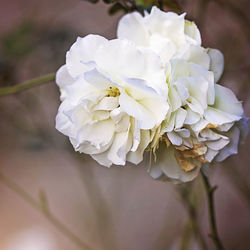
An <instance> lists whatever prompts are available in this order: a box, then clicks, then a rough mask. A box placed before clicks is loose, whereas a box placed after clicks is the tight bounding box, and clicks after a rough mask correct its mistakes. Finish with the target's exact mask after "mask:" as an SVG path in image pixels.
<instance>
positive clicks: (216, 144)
mask: <svg viewBox="0 0 250 250" xmlns="http://www.w3.org/2000/svg"><path fill="white" fill-rule="evenodd" d="M228 143H229V140H228V139H227V140H226V139H223V138H221V139H219V140H217V141H208V142H206V146H208V147H209V148H211V149H213V150H216V151H218V150H221V149H222V148H224V147H225V146H226V145H227V144H228Z"/></svg>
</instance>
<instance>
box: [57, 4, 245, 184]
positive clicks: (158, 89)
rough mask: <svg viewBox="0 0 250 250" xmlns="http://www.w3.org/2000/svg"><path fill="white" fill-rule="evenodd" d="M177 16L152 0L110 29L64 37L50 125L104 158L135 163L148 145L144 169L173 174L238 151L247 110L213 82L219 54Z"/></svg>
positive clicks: (185, 175)
mask: <svg viewBox="0 0 250 250" xmlns="http://www.w3.org/2000/svg"><path fill="white" fill-rule="evenodd" d="M184 17H185V14H182V15H177V14H175V13H172V12H167V13H166V12H163V11H161V10H159V9H158V8H157V7H153V8H152V11H151V13H150V14H148V13H146V14H145V17H142V16H141V15H140V14H139V13H131V14H127V15H125V16H124V17H123V18H122V19H121V20H120V22H119V25H118V31H117V34H118V39H114V40H110V41H109V40H107V39H105V38H103V37H101V36H98V35H88V36H86V37H84V38H78V39H77V41H76V42H75V43H74V44H73V45H72V47H71V48H70V50H69V51H68V52H67V56H66V64H65V65H63V66H62V67H61V68H60V69H59V70H58V72H57V76H56V82H57V84H58V86H59V88H60V91H61V100H62V103H61V105H60V107H59V110H58V114H57V117H56V128H57V129H58V130H59V131H60V132H62V133H63V134H65V135H66V136H68V137H69V139H70V141H71V143H72V145H73V147H74V148H75V150H76V151H79V152H81V153H86V154H90V155H91V156H92V157H93V158H94V159H95V160H96V161H97V162H98V163H100V164H102V165H104V166H108V167H109V166H111V165H112V164H116V165H125V164H126V162H127V161H129V162H132V163H134V164H138V163H140V162H141V161H142V160H143V154H144V152H145V151H151V153H153V155H154V157H153V160H152V161H151V162H150V164H149V165H150V167H149V173H150V175H151V176H152V177H153V178H156V179H158V178H162V177H163V178H164V179H166V178H167V179H171V180H174V181H176V182H179V181H181V182H186V181H191V180H193V179H194V178H195V177H196V176H197V175H198V173H199V171H200V168H201V167H202V165H203V164H208V163H213V162H215V161H223V160H224V159H226V158H227V157H228V156H230V155H232V154H236V153H237V152H238V151H237V150H238V144H239V140H240V136H241V135H242V134H243V135H244V134H246V133H247V129H246V128H247V126H246V125H244V124H245V121H246V119H245V117H244V111H243V108H242V103H241V102H240V101H238V99H237V98H236V97H235V95H234V93H233V92H232V91H231V90H229V89H228V88H225V87H223V86H221V85H219V84H218V81H219V79H220V77H221V75H222V72H223V68H224V57H223V55H222V53H221V52H220V51H219V50H216V49H205V48H203V47H202V46H201V36H200V32H199V30H198V28H197V26H196V25H195V23H194V22H190V21H187V20H185V19H184ZM151 153H150V154H151Z"/></svg>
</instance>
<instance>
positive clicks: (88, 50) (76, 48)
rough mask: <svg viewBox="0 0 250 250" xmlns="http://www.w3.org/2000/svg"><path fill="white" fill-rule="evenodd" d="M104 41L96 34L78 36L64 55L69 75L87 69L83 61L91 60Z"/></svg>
mask: <svg viewBox="0 0 250 250" xmlns="http://www.w3.org/2000/svg"><path fill="white" fill-rule="evenodd" d="M106 42H107V39H106V38H104V37H102V36H98V35H88V36H85V37H83V38H81V37H78V38H77V40H76V42H75V43H74V44H73V45H72V46H71V48H70V50H69V51H68V52H67V55H66V65H67V69H68V71H69V73H70V74H71V76H72V77H77V76H78V75H80V74H82V73H84V72H85V71H86V70H87V69H89V66H86V64H85V63H87V62H91V61H93V60H94V56H95V53H96V50H97V49H98V48H99V47H100V45H102V44H105V43H106Z"/></svg>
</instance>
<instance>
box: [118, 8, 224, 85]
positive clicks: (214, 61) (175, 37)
mask: <svg viewBox="0 0 250 250" xmlns="http://www.w3.org/2000/svg"><path fill="white" fill-rule="evenodd" d="M185 15H186V14H185V13H184V14H182V15H178V14H176V13H173V12H164V11H161V10H160V9H158V8H157V7H155V6H154V7H153V8H152V10H151V12H150V14H147V13H146V15H145V17H142V16H141V15H140V14H139V13H137V12H134V13H130V14H127V15H125V16H123V17H122V18H121V20H120V21H119V24H118V30H117V36H118V38H121V39H128V40H130V41H132V42H134V43H135V44H136V45H137V46H139V47H142V48H145V49H150V50H153V51H154V52H155V53H157V54H158V55H159V56H160V57H161V59H162V61H163V62H164V63H168V62H169V61H170V60H171V59H173V58H180V59H184V60H187V61H190V62H193V63H196V64H199V65H200V66H202V67H204V68H205V69H206V70H211V71H213V72H214V75H215V80H216V81H218V80H219V78H220V76H221V74H222V71H223V68H224V59H223V55H222V53H221V52H220V51H218V50H216V49H204V48H203V47H201V35H200V32H199V29H198V28H197V26H196V24H195V23H194V22H190V21H188V20H185Z"/></svg>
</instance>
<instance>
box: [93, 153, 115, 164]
mask: <svg viewBox="0 0 250 250" xmlns="http://www.w3.org/2000/svg"><path fill="white" fill-rule="evenodd" d="M91 157H92V158H93V159H94V160H96V161H97V162H98V163H99V164H100V165H103V166H105V167H108V168H109V167H110V166H111V165H112V162H111V161H110V160H109V159H108V151H105V152H103V153H101V154H94V155H91Z"/></svg>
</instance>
